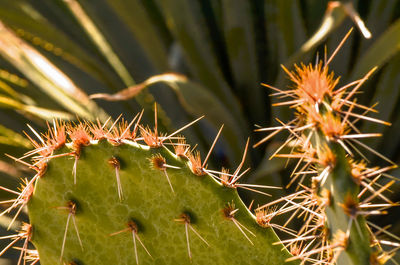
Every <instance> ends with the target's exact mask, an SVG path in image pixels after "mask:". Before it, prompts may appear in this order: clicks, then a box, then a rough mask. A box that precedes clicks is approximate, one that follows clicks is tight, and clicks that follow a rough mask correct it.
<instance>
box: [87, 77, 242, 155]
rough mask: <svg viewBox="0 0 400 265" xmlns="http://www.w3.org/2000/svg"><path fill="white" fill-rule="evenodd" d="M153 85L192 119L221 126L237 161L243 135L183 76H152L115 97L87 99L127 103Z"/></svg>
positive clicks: (228, 116)
mask: <svg viewBox="0 0 400 265" xmlns="http://www.w3.org/2000/svg"><path fill="white" fill-rule="evenodd" d="M157 83H164V84H166V85H168V86H169V87H170V88H172V90H173V91H174V92H175V93H176V95H177V96H178V100H179V101H180V103H181V105H182V106H183V108H184V109H185V110H186V111H187V112H188V113H189V114H191V115H193V116H195V117H198V116H202V115H205V119H206V120H207V121H208V122H209V123H210V124H212V125H213V127H214V128H218V127H219V126H220V125H221V124H224V125H225V130H224V132H223V135H224V136H225V138H226V140H227V142H228V143H229V146H230V147H231V148H232V150H231V151H233V152H229V153H234V154H235V155H236V157H230V158H231V159H232V158H233V159H236V158H238V157H240V155H241V152H242V146H243V144H244V142H243V139H244V135H243V134H242V130H241V128H240V127H239V125H238V123H237V122H236V120H235V118H234V117H233V116H232V114H231V112H230V111H229V110H228V109H227V108H226V107H225V106H224V105H223V104H222V102H220V101H219V100H218V98H216V97H215V96H214V95H213V94H212V93H211V92H209V91H208V90H207V89H205V88H204V87H203V86H201V85H200V84H198V83H195V82H191V81H189V80H188V79H187V78H186V77H185V76H182V75H179V74H172V73H170V74H162V75H156V76H153V77H151V78H149V79H147V80H146V81H144V82H143V83H140V84H138V85H136V86H132V87H129V88H127V89H125V90H122V91H120V92H118V93H116V94H113V95H110V94H94V95H91V98H99V99H105V100H109V101H120V100H127V99H130V98H133V97H135V96H137V95H139V94H140V93H141V91H143V90H144V89H145V88H147V87H149V86H152V85H154V84H157Z"/></svg>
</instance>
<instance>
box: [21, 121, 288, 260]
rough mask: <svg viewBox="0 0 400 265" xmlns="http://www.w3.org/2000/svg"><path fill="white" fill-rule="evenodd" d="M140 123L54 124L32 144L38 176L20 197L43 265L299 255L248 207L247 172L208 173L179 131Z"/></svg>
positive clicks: (28, 236) (29, 235)
mask: <svg viewBox="0 0 400 265" xmlns="http://www.w3.org/2000/svg"><path fill="white" fill-rule="evenodd" d="M134 122H135V120H134V121H132V123H131V124H129V125H128V124H127V123H125V122H120V123H119V124H114V125H113V126H112V128H111V129H104V128H105V127H106V126H104V125H102V126H100V125H93V124H78V125H65V124H54V128H51V129H49V132H48V134H46V135H39V134H37V136H38V137H39V139H41V140H40V141H41V143H37V142H35V141H34V140H32V141H33V143H34V144H35V145H36V147H37V149H36V150H34V151H33V152H32V153H31V154H30V155H32V156H34V164H33V165H32V167H33V168H35V169H36V170H37V171H38V173H37V175H36V176H35V177H34V178H33V179H32V180H31V181H29V182H27V183H26V186H25V188H24V189H23V190H22V192H21V193H20V196H19V198H18V199H17V201H18V202H19V203H18V206H21V205H25V204H26V205H27V206H28V211H29V219H30V225H29V231H26V232H24V233H21V234H20V239H25V240H26V242H28V241H30V242H32V243H33V245H34V246H35V247H36V249H37V251H38V253H37V254H38V257H37V258H39V257H40V263H41V264H42V265H54V264H81V265H85V264H107V265H109V264H282V263H284V261H285V259H287V258H289V257H290V256H291V255H290V254H289V253H288V252H287V251H286V250H284V249H282V246H274V245H273V243H275V242H278V241H279V239H278V238H277V236H276V235H275V233H274V232H273V230H272V229H271V228H268V227H267V225H266V224H264V225H263V226H260V225H259V224H258V223H257V220H256V218H255V216H254V215H253V214H252V213H251V212H250V210H249V209H248V208H247V207H246V206H245V205H244V204H243V202H242V201H241V200H240V198H239V196H238V194H237V191H236V188H237V187H238V186H239V185H245V184H239V183H238V180H239V179H240V177H241V174H242V172H241V165H240V166H239V167H238V168H237V170H236V171H235V172H234V173H232V174H229V173H228V172H227V171H226V170H224V171H223V172H220V173H218V172H215V171H211V170H208V169H207V165H206V160H204V161H203V162H201V158H200V154H199V153H196V152H193V151H192V150H189V149H190V146H189V145H187V144H185V142H184V140H183V138H182V137H175V136H174V135H175V134H176V133H175V134H174V135H170V136H160V135H159V133H158V132H157V127H156V128H155V130H154V131H152V130H150V129H149V128H144V127H142V126H141V125H139V123H138V121H137V122H136V123H134ZM132 127H133V128H132ZM132 129H133V130H132ZM139 130H140V132H141V136H140V137H138V136H136V132H137V131H139ZM170 141H171V142H172V144H170V145H168V143H170ZM206 159H207V158H206ZM26 246H27V245H26ZM26 246H25V249H24V250H23V252H22V254H21V255H23V256H24V257H22V258H24V259H27V258H29V256H32V253H30V251H29V250H27V249H26ZM33 260H35V259H33ZM36 261H37V259H36Z"/></svg>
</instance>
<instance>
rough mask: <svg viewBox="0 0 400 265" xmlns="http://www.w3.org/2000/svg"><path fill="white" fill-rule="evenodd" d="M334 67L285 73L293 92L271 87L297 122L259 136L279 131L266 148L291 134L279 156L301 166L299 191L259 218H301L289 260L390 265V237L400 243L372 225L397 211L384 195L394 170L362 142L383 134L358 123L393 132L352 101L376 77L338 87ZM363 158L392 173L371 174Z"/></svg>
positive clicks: (392, 249)
mask: <svg viewBox="0 0 400 265" xmlns="http://www.w3.org/2000/svg"><path fill="white" fill-rule="evenodd" d="M331 59H332V57H331V58H330V59H329V60H327V61H325V62H324V63H322V62H320V63H317V64H316V65H311V64H310V65H307V66H306V65H301V66H295V70H294V71H292V72H291V71H288V70H287V69H286V68H284V70H285V71H286V73H287V74H288V76H289V78H290V79H291V81H292V82H293V86H292V88H291V89H290V90H281V89H278V88H275V87H271V86H269V85H266V86H267V87H269V88H271V89H273V90H274V91H275V92H276V95H279V96H280V97H281V98H285V99H288V100H284V101H281V102H278V103H276V104H275V105H277V106H283V105H289V106H290V107H291V108H293V109H294V110H295V118H294V119H293V120H292V121H289V122H287V123H284V122H282V121H280V120H278V122H279V123H280V124H279V126H278V127H275V128H266V129H261V130H260V131H266V130H270V131H271V130H272V131H273V132H272V134H270V135H269V136H267V137H266V138H265V139H264V140H262V141H261V142H264V141H266V140H268V139H269V138H270V137H271V136H273V135H275V134H276V133H278V132H279V131H282V130H286V131H288V132H289V138H288V139H287V141H286V142H285V143H284V144H283V145H282V147H281V148H279V149H278V150H277V152H276V153H275V154H274V155H273V156H275V157H284V158H287V159H297V163H295V169H294V171H293V173H292V180H291V182H290V183H289V185H288V186H290V185H292V184H293V183H296V184H297V188H296V189H295V193H293V194H290V195H288V196H287V197H284V198H280V199H278V200H276V201H274V202H271V203H268V204H267V205H264V206H261V207H259V208H258V209H256V211H257V212H263V211H264V212H265V209H271V208H273V209H274V211H270V212H269V214H267V215H265V216H266V217H268V218H269V219H272V218H274V217H276V216H279V215H284V216H286V219H287V220H288V221H287V222H286V223H285V224H284V226H285V227H290V222H291V221H294V220H296V219H299V218H301V222H302V226H301V228H300V229H298V231H297V233H295V234H292V235H290V237H291V238H290V239H285V240H283V241H282V243H284V245H285V246H286V247H287V248H288V249H290V251H291V253H292V254H293V255H294V257H292V258H290V259H289V260H296V259H297V260H301V261H302V263H309V264H343V265H344V264H346V265H351V264H353V265H359V264H365V265H367V264H384V263H386V262H387V261H388V260H390V259H392V257H393V255H394V252H395V251H396V249H397V248H398V247H399V246H400V245H399V243H396V242H391V241H390V240H389V239H390V237H392V239H393V238H394V239H395V240H396V241H397V239H398V237H396V236H394V235H392V234H390V233H389V232H388V231H386V230H385V229H383V228H380V227H378V226H376V225H374V224H372V223H371V222H369V221H368V220H367V217H369V216H371V215H381V214H385V213H386V209H387V208H389V207H391V206H396V205H397V204H395V203H393V202H392V201H391V200H390V199H388V198H387V197H386V196H385V195H384V192H385V191H387V190H388V189H389V187H390V186H391V185H392V184H393V183H394V181H393V179H394V178H393V177H392V176H390V175H388V174H387V173H386V172H387V171H388V170H390V169H392V168H394V167H396V165H395V164H394V163H393V162H391V161H390V160H389V159H387V158H386V157H384V156H383V155H381V154H378V153H377V152H376V151H375V150H373V149H371V148H369V147H368V146H367V145H365V144H363V143H362V141H360V138H367V137H379V136H380V134H376V133H362V132H360V131H359V130H358V129H357V125H358V124H357V123H358V122H359V121H360V120H365V121H367V122H368V121H369V122H376V123H381V124H385V125H389V124H388V123H386V122H384V121H381V120H378V119H375V118H372V117H369V116H367V115H366V113H368V112H375V110H374V109H373V108H369V107H367V106H363V105H360V104H358V103H357V100H356V99H355V97H354V95H355V94H356V92H357V91H358V90H359V89H360V87H361V85H362V84H363V83H364V82H365V81H366V80H367V79H368V77H369V76H370V75H371V74H372V72H373V71H374V70H375V69H372V70H371V71H370V72H369V73H368V74H367V75H365V77H363V78H362V79H360V80H356V81H354V82H353V83H351V84H348V85H345V86H343V87H337V84H338V80H339V79H338V78H335V77H334V75H333V73H330V72H329V70H328V65H329V62H330V61H331ZM261 142H260V143H261ZM285 146H290V149H291V150H292V152H291V153H289V154H286V153H282V152H281V150H282V148H283V147H285ZM364 151H368V152H372V153H373V154H375V155H377V156H379V157H380V158H381V159H382V160H384V161H386V162H387V163H389V165H388V166H386V167H383V168H378V167H372V168H371V167H368V166H367V164H368V163H367V162H366V161H368V160H366V157H365V155H364V154H363V152H364ZM261 215H262V214H261ZM378 235H383V236H384V239H382V238H379V237H378ZM395 264H396V263H395Z"/></svg>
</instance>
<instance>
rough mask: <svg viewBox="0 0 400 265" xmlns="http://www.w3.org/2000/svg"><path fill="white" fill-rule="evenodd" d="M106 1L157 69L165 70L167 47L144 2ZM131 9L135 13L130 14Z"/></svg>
mask: <svg viewBox="0 0 400 265" xmlns="http://www.w3.org/2000/svg"><path fill="white" fill-rule="evenodd" d="M107 3H108V4H109V5H110V6H111V7H112V8H113V9H114V10H115V12H116V13H117V14H118V15H119V17H121V19H122V20H123V21H124V22H125V23H126V25H127V26H128V27H129V29H130V30H131V32H132V33H133V35H134V36H135V37H136V38H137V40H138V41H139V43H140V44H141V46H142V48H143V50H144V51H145V53H146V55H147V56H148V57H149V59H150V61H151V62H152V64H153V65H155V66H156V68H157V69H158V71H161V72H163V71H167V70H168V47H167V46H166V43H164V42H163V39H162V38H161V37H160V32H159V30H158V28H157V27H156V25H154V24H153V21H152V20H151V19H150V15H149V14H148V13H147V10H146V8H145V6H144V5H145V3H144V2H143V1H138V0H133V1H123V0H107ZM132 10H135V15H132Z"/></svg>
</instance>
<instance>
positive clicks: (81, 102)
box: [0, 24, 107, 120]
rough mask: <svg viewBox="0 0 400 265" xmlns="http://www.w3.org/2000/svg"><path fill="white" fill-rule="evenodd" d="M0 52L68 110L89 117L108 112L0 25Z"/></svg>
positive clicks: (103, 115)
mask: <svg viewBox="0 0 400 265" xmlns="http://www.w3.org/2000/svg"><path fill="white" fill-rule="evenodd" d="M0 32H1V35H0V36H1V37H0V53H1V54H2V55H3V56H4V57H5V58H6V59H7V60H8V61H9V62H10V63H12V64H13V65H14V66H15V67H16V68H17V69H18V70H19V71H21V73H23V74H24V75H25V76H26V77H28V78H29V79H30V80H31V81H32V82H33V83H34V84H36V85H37V87H39V88H40V89H42V90H43V91H44V92H45V93H47V94H48V95H50V96H51V97H52V98H53V99H55V100H56V101H57V102H58V103H60V105H62V106H63V107H64V108H65V109H67V110H69V111H71V112H72V113H76V114H78V115H79V116H82V117H85V118H87V119H92V120H93V119H95V118H96V117H98V118H100V119H101V120H105V119H106V117H107V115H106V114H105V113H104V111H103V110H102V109H100V108H99V107H98V106H97V105H96V104H95V103H94V102H93V101H91V100H89V98H88V96H87V95H86V94H85V93H84V92H83V91H82V90H81V89H80V88H78V87H77V86H76V85H75V84H74V83H73V82H72V80H71V79H70V78H69V77H67V76H66V75H65V74H64V73H63V72H61V71H60V70H59V69H58V68H57V67H56V66H55V65H54V64H52V63H51V62H50V61H49V60H47V58H45V57H44V56H43V55H42V54H40V53H39V52H38V51H37V50H35V49H34V48H32V47H31V46H30V45H28V44H27V43H25V42H24V41H22V40H21V39H19V38H18V37H17V36H15V34H13V33H12V32H11V31H10V30H9V29H7V28H6V27H5V26H4V25H3V24H0Z"/></svg>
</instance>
